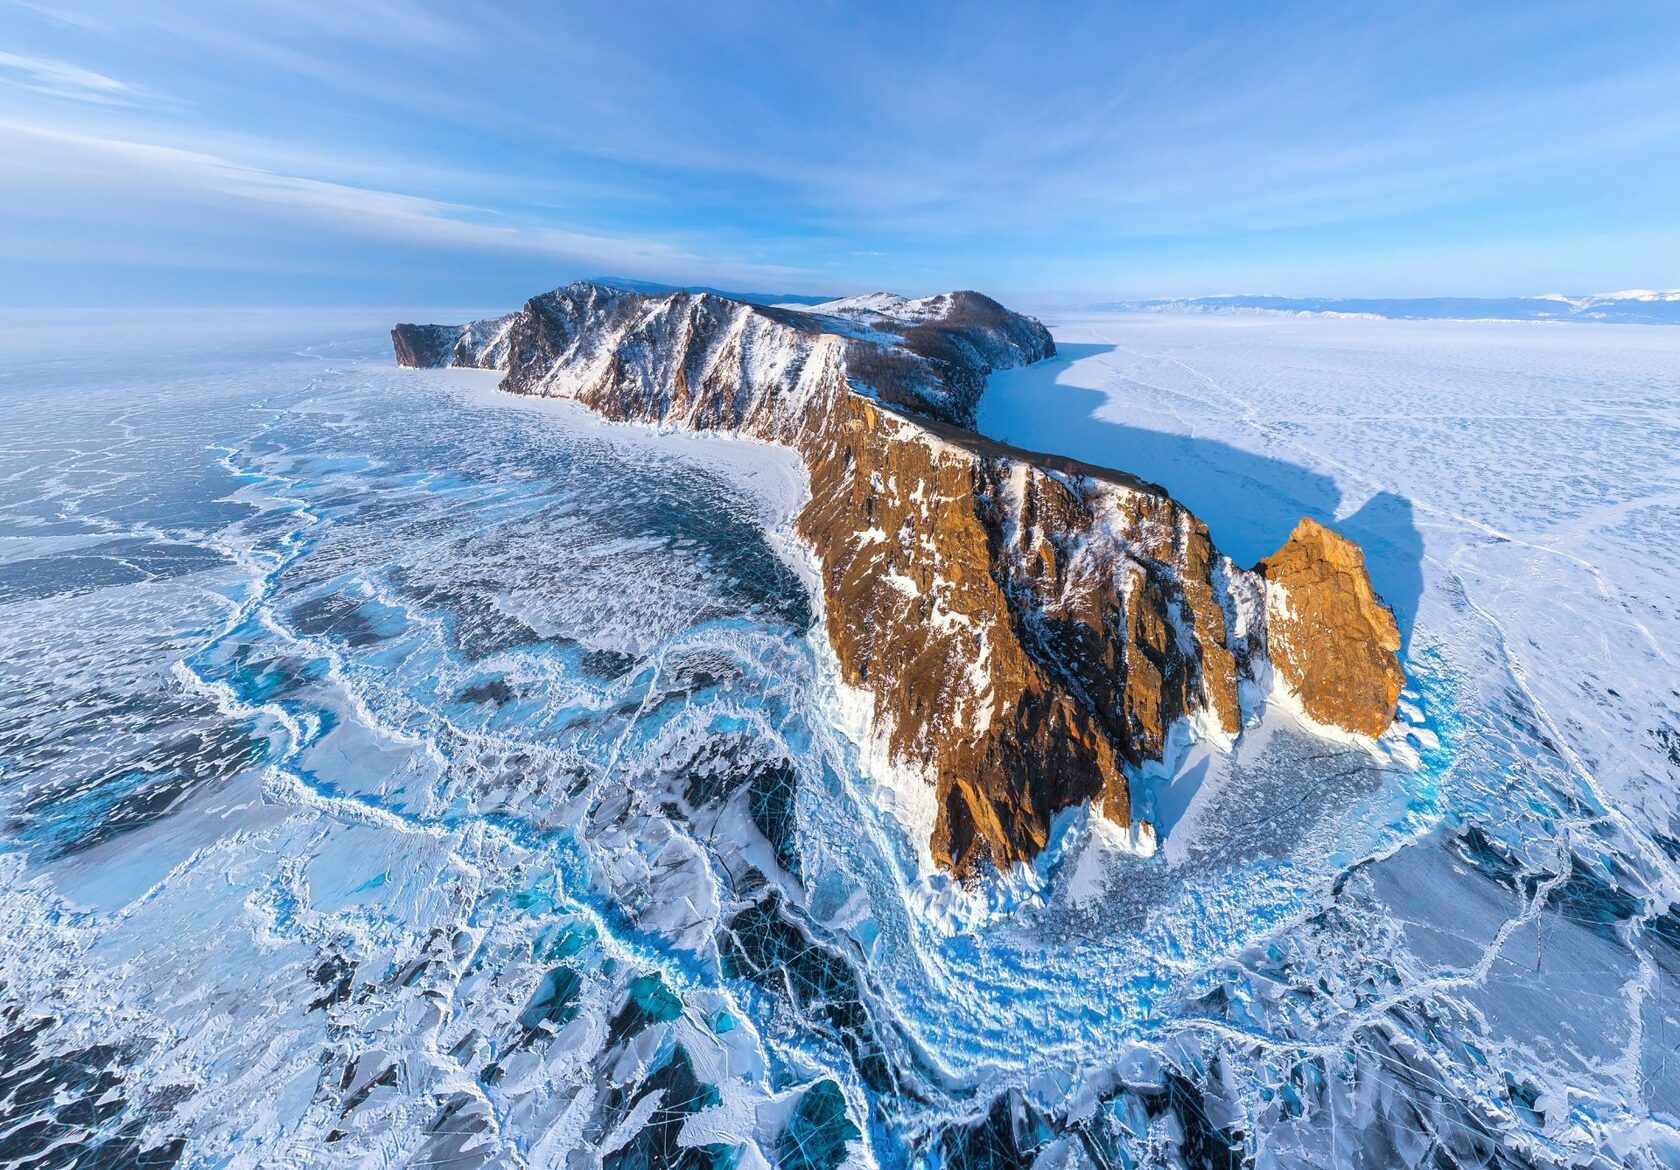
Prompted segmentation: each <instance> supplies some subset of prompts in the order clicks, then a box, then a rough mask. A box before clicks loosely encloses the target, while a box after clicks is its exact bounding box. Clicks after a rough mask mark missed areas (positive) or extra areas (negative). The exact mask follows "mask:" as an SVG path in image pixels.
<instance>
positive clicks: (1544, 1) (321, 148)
mask: <svg viewBox="0 0 1680 1170" xmlns="http://www.w3.org/2000/svg"><path fill="white" fill-rule="evenodd" d="M480 7H483V8H488V9H493V11H488V12H481V11H478V10H477V9H479V8H480ZM0 151H3V155H0V157H3V158H4V159H5V163H4V165H3V166H0V271H3V272H4V276H0V302H4V303H7V304H11V305H32V304H37V305H55V306H56V305H76V304H98V305H121V304H148V303H157V304H180V305H205V304H241V305H261V304H293V305H295V304H322V305H327V304H370V305H371V304H381V305H384V304H403V305H428V304H437V305H443V304H449V305H484V306H490V305H499V304H512V303H515V302H517V301H518V300H520V299H522V298H524V297H525V296H527V295H530V294H532V293H534V292H536V291H539V290H542V289H545V288H548V287H552V286H554V285H556V284H560V283H563V282H564V281H566V280H570V279H573V278H576V277H579V276H589V275H597V274H604V273H613V274H621V275H627V276H635V277H642V278H647V279H655V280H667V281H675V282H696V283H709V284H716V285H722V286H726V287H730V288H736V289H743V290H749V291H790V292H802V291H815V292H831V291H832V292H837V293H841V292H854V291H861V290H866V289H873V288H882V287H885V288H893V289H897V290H900V291H904V292H909V293H921V292H927V291H933V290H937V289H942V288H947V287H954V286H961V287H975V288H981V289H984V290H987V291H991V292H994V293H996V294H998V295H1001V296H1004V297H1007V298H1010V299H1013V300H1017V301H1022V302H1026V303H1035V304H1053V303H1073V302H1080V301H1088V300H1094V299H1107V298H1114V297H1134V296H1156V295H1175V296H1176V295H1204V294H1215V293H1230V292H1276V293H1284V294H1296V295H1370V296H1408V295H1432V294H1457V295H1508V294H1516V293H1540V292H1553V291H1562V292H1571V293H1574V292H1603V291H1610V290H1613V289H1619V288H1627V287H1663V288H1667V287H1674V286H1677V285H1680V4H1676V3H1672V2H1668V0H1663V2H1657V3H1642V2H1639V0H1632V2H1625V3H1618V4H1616V5H1598V4H1591V3H1582V2H1579V0H1570V2H1567V3H1554V2H1550V0H1524V2H1521V3H1504V2H1493V0H1483V2H1478V3H1474V4H1462V3H1458V4H1444V3H1443V4H1437V3H1431V2H1428V0H1422V2H1418V0H1414V2H1411V3H1406V4H1376V3H1357V4H1355V3H1310V4H1309V3H1301V4H1292V3H1266V4H1246V5H1239V4H1232V3H1225V2H1221V3H1200V4H1198V3H1186V4H1181V5H1173V4H1161V3H1159V2H1158V0H1157V2H1151V3H1147V4H1125V3H1108V4H1096V5H1090V6H1088V7H1082V6H1078V5H1073V4H1067V5H1025V4H1021V5H987V4H968V5H956V4H951V5H904V4H894V5H884V4H883V5H875V4H869V3H862V2H859V0H853V2H851V3H836V4H822V3H785V2H784V3H775V4H771V3H765V4H728V3H716V4H704V3H680V4H679V3H669V4H659V5H654V4H646V5H644V4H637V3H630V2H626V0H620V2H618V3H608V4H590V3H541V4H537V3H532V4H522V3H502V4H495V5H484V6H479V5H472V4H463V3H460V2H459V0H452V2H450V3H432V2H429V0H427V2H410V0H365V2H364V0H338V2H336V3H330V4H314V3H271V2H267V0H243V2H240V3H234V2H232V0H227V2H215V3H212V2H208V0H160V2H157V3H135V2H132V0H127V2H118V3H83V2H81V0H41V2H39V3H36V2H33V0H31V2H18V0H0Z"/></svg>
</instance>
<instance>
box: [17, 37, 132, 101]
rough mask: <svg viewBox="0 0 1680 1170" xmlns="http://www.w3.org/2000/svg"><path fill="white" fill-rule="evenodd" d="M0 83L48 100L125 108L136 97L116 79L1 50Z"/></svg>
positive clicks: (64, 62)
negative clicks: (44, 95) (66, 100)
mask: <svg viewBox="0 0 1680 1170" xmlns="http://www.w3.org/2000/svg"><path fill="white" fill-rule="evenodd" d="M0 83H3V84H5V85H9V86H13V87H15V88H17V89H24V90H28V91H30V92H31V93H39V94H46V95H47V96H49V97H56V98H68V99H70V100H72V101H78V102H94V103H97V104H99V105H127V104H129V103H130V102H132V101H133V100H134V99H135V98H136V97H137V96H138V95H137V94H136V92H135V90H134V88H133V87H132V86H130V85H128V84H127V83H125V82H122V81H118V80H117V79H116V78H115V77H107V76H105V74H103V73H95V72H94V71H93V70H91V69H83V68H82V67H81V66H79V65H72V64H70V63H69V62H68V61H54V60H52V59H50V58H47V57H26V56H24V55H22V54H20V53H8V52H5V51H4V50H0Z"/></svg>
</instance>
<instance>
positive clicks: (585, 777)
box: [0, 314, 1680, 1168]
mask: <svg viewBox="0 0 1680 1170" xmlns="http://www.w3.org/2000/svg"><path fill="white" fill-rule="evenodd" d="M1047 324H1049V325H1050V326H1051V327H1052V330H1053V331H1054V332H1055V334H1056V336H1057V341H1058V344H1059V346H1060V347H1061V350H1062V354H1063V356H1061V357H1060V358H1058V359H1056V360H1055V361H1053V362H1050V363H1045V364H1043V365H1040V366H1037V367H1033V368H1030V369H1026V370H1018V371H1011V372H1008V373H1004V374H1001V375H998V376H996V377H994V379H993V380H992V385H991V388H990V390H989V392H988V395H987V397H986V398H985V399H984V400H983V403H982V407H981V423H982V429H984V430H986V431H987V432H988V433H990V434H992V435H994V436H996V437H998V438H1003V439H1007V440H1009V441H1011V442H1014V443H1017V444H1020V445H1022V446H1026V447H1029V448H1037V449H1042V450H1049V451H1055V452H1058V453H1063V454H1068V455H1073V456H1076V457H1079V458H1083V459H1088V460H1092V461H1095V462H1102V463H1108V464H1112V465H1114V466H1118V467H1121V468H1124V469H1126V470H1129V471H1132V472H1135V473H1137V474H1140V475H1142V476H1143V477H1145V478H1147V479H1151V480H1155V481H1157V482H1160V483H1162V484H1164V485H1165V486H1166V487H1168V488H1169V489H1171V490H1172V491H1173V493H1174V494H1175V495H1177V496H1178V497H1179V498H1180V499H1182V500H1184V501H1185V502H1186V503H1187V504H1188V505H1189V506H1190V507H1191V508H1193V509H1194V510H1195V511H1197V512H1198V514H1200V515H1201V516H1202V517H1203V519H1205V520H1206V521H1207V522H1208V524H1209V526H1210V528H1211V530H1212V533H1213V536H1214V539H1215V541H1216V542H1217V543H1218V544H1219V546H1220V547H1221V549H1222V550H1224V551H1225V552H1227V553H1229V554H1230V555H1231V556H1233V558H1234V559H1235V560H1236V561H1237V562H1238V563H1241V564H1251V563H1252V562H1253V561H1254V560H1256V559H1258V558H1259V557H1261V556H1263V555H1265V554H1266V553H1268V552H1270V551H1271V550H1272V549H1273V548H1275V547H1276V546H1277V545H1278V544H1280V543H1281V542H1282V540H1283V539H1284V537H1285V536H1286V535H1287V534H1288V532H1289V530H1290V528H1291V527H1292V526H1293V525H1294V523H1295V521H1296V520H1297V519H1298V518H1299V517H1300V516H1302V515H1310V516H1313V517H1315V518H1317V519H1319V520H1321V521H1323V522H1325V523H1328V524H1331V525H1332V526H1334V527H1336V528H1338V529H1340V530H1341V531H1343V532H1345V533H1347V534H1348V535H1350V536H1353V537H1354V538H1356V539H1357V540H1359V541H1360V542H1361V543H1362V544H1363V545H1364V547H1365V548H1366V550H1367V555H1368V558H1369V562H1370V566H1371V570H1372V574H1373V578H1374V580H1375V581H1376V584H1377V586H1378V588H1379V590H1380V591H1381V592H1382V593H1383V594H1384V596H1385V597H1387V598H1388V599H1389V600H1390V602H1391V603H1393V605H1394V607H1395V609H1396V612H1397V614H1398V616H1399V619H1400V623H1401V627H1402V631H1403V633H1404V636H1405V639H1406V650H1405V655H1406V663H1407V670H1408V676H1409V679H1410V687H1409V689H1408V691H1407V693H1406V695H1405V696H1404V699H1403V703H1402V711H1401V716H1402V717H1401V720H1400V722H1399V723H1398V724H1397V726H1396V729H1395V731H1394V732H1392V733H1391V735H1390V736H1389V737H1385V740H1384V741H1383V742H1382V743H1379V744H1377V745H1374V746H1373V745H1362V744H1354V743H1350V744H1336V743H1327V742H1326V741H1324V740H1323V739H1322V738H1319V737H1317V736H1313V735H1309V734H1306V733H1305V732H1304V731H1303V730H1302V729H1301V728H1299V727H1298V726H1297V725H1296V723H1295V721H1294V719H1293V718H1292V716H1291V714H1290V713H1289V712H1288V711H1287V710H1282V709H1278V710H1274V711H1271V712H1269V713H1268V714H1267V717H1266V718H1265V720H1264V722H1263V723H1262V724H1261V725H1260V726H1259V727H1257V728H1254V729H1251V730H1250V732H1248V733H1247V734H1245V736H1244V737H1243V739H1242V740H1241V741H1240V742H1239V744H1238V745H1237V747H1236V748H1235V750H1234V751H1232V752H1229V753H1225V752H1221V751H1215V750H1212V749H1211V748H1210V747H1209V746H1208V745H1205V744H1191V745H1189V746H1188V747H1187V749H1186V751H1185V752H1184V753H1183V754H1182V756H1181V758H1179V760H1178V762H1177V766H1176V768H1175V769H1173V770H1172V771H1170V772H1167V773H1163V774H1157V775H1152V776H1149V777H1144V778H1140V803H1141V804H1142V806H1143V807H1147V808H1148V809H1149V810H1150V812H1151V814H1152V819H1153V820H1154V823H1155V827H1156V833H1157V837H1158V839H1157V840H1154V841H1153V842H1150V841H1145V840H1142V839H1141V838H1140V837H1139V836H1138V834H1135V833H1134V834H1126V833H1121V832H1118V831H1116V830H1114V829H1113V827H1112V826H1109V825H1107V824H1106V823H1105V822H1103V821H1101V819H1100V818H1096V817H1093V816H1091V815H1089V814H1087V813H1083V812H1081V813H1070V814H1068V815H1066V816H1064V817H1063V818H1061V819H1060V820H1059V821H1058V824H1057V839H1056V842H1055V844H1054V847H1053V848H1052V849H1051V851H1050V852H1049V853H1047V854H1046V855H1045V856H1044V858H1042V859H1041V863H1040V864H1039V865H1038V866H1037V867H1035V868H1034V869H1033V870H1032V871H1030V872H1027V871H1023V872H1021V873H1019V874H1016V875H1012V876H1011V877H1010V879H1009V880H1008V881H1004V882H999V883H996V884H995V886H994V887H992V888H990V889H989V890H986V891H981V892H980V893H978V894H976V893H973V892H967V891H960V890H952V889H946V888H941V887H940V886H939V885H938V883H937V881H936V880H933V879H930V877H929V875H928V873H927V870H926V865H925V860H924V859H923V858H922V857H921V854H922V853H923V852H925V850H924V849H923V842H921V841H920V840H919V839H918V837H917V834H916V831H915V830H914V829H913V828H911V827H908V826H907V824H906V820H910V821H914V819H915V816H916V814H915V811H914V810H915V808H916V807H918V806H917V805H916V802H915V800H914V793H913V792H911V793H905V792H903V791H899V792H896V793H895V792H894V790H892V789H891V788H889V787H887V786H886V785H884V784H883V781H884V780H889V779H890V780H894V781H895V782H896V783H897V784H898V786H899V788H900V789H902V788H903V786H904V784H906V783H908V782H909V780H908V779H907V778H904V777H897V778H891V777H876V776H872V775H870V766H869V757H868V754H867V749H868V745H863V748H864V753H865V754H864V758H863V763H862V764H860V749H859V745H857V744H855V743H853V742H852V741H851V740H850V739H849V738H848V737H847V735H846V733H845V732H846V726H845V720H844V714H845V712H844V709H843V706H844V705H843V704H842V703H841V702H840V699H841V698H842V696H840V695H838V694H837V693H836V691H835V684H834V681H833V678H832V671H831V670H830V669H829V667H828V665H827V664H825V662H824V660H823V654H822V642H821V639H820V637H819V636H814V635H813V623H814V622H815V621H816V620H818V618H819V616H820V615H818V614H817V613H816V612H815V610H814V609H813V606H812V602H811V599H810V592H809V588H808V586H809V579H808V576H807V574H808V566H807V565H806V564H805V562H804V561H803V559H802V557H801V555H800V552H799V550H798V549H797V548H795V547H793V546H792V545H791V543H790V541H789V538H788V518H789V517H790V516H791V515H792V514H793V512H794V511H795V510H796V509H797V507H798V505H799V503H800V502H801V500H802V499H803V491H804V485H803V482H802V481H801V479H800V475H799V472H798V469H797V465H796V464H795V463H793V462H792V460H791V457H790V456H788V455H787V454H786V453H785V452H781V451H778V450H775V449H772V448H767V447H764V446H761V445H759V444H754V443H748V442H743V441H739V440H725V439H706V438H696V437H692V436H673V435H661V434H656V433H654V432H652V431H649V430H647V429H643V428H636V427H629V426H618V425H608V424H603V423H601V422H599V421H598V420H596V419H594V418H593V417H592V416H589V415H588V414H586V413H585V412H582V411H580V410H578V409H577V408H575V407H569V406H566V405H565V404H556V403H550V402H540V403H539V402H531V401H520V400H510V399H507V398H505V397H501V396H498V395H496V394H495V393H494V392H492V391H491V390H490V389H489V387H490V385H491V384H492V382H493V375H486V374H483V373H479V372H473V371H397V370H394V369H392V368H390V358H389V352H388V347H387V344H386V342H385V339H384V337H383V335H382V332H381V331H380V330H379V329H377V328H376V327H374V326H373V323H372V322H370V321H360V320H348V319H344V318H338V319H305V318H303V317H286V318H275V317H265V318H260V319H259V318H244V317H237V316H231V315H223V316H217V317H214V318H211V319H209V320H191V319H183V318H179V317H158V318H145V319H140V320H133V321H128V322H113V321H93V320H91V319H88V318H85V317H83V318H74V319H72V318H64V319H59V320H51V319H46V318H43V319H41V320H35V321H28V322H24V323H22V324H11V325H8V326H7V327H6V334H5V336H4V338H3V339H0V340H3V342H4V344H5V345H6V346H7V352H8V354H9V355H11V360H10V361H9V363H8V366H7V368H6V369H5V370H3V371H0V400H3V405H4V407H5V410H6V414H7V420H8V425H7V427H6V430H5V432H4V438H3V439H0V517H3V527H0V688H3V692H4V694H5V695H6V700H5V703H4V705H3V710H0V883H3V889H4V901H3V903H0V919H3V923H0V1160H4V1161H7V1162H8V1163H16V1164H18V1165H42V1166H45V1165H68V1164H76V1163H77V1162H78V1160H79V1161H80V1164H87V1165H93V1164H102V1165H103V1164H136V1163H137V1162H139V1163H140V1164H152V1165H167V1164H173V1163H179V1164H181V1165H210V1164H216V1165H232V1166H247V1165H248V1166H258V1165H262V1166H268V1165H317V1164H327V1163H346V1164H356V1165H422V1164H423V1165H447V1166H462V1167H465V1166H477V1165H497V1166H501V1165H509V1166H521V1165H523V1166H550V1165H555V1166H558V1165H565V1166H579V1167H581V1166H590V1165H595V1164H597V1163H600V1164H605V1165H608V1166H611V1167H614V1168H618V1167H636V1166H664V1165H676V1164H681V1165H686V1166H693V1167H704V1166H717V1167H722V1166H729V1165H733V1166H736V1167H752V1166H760V1165H767V1166H768V1165H781V1166H801V1167H806V1166H809V1167H832V1166H836V1165H840V1164H842V1163H847V1164H851V1165H855V1166H865V1165H885V1166H911V1165H917V1166H922V1165H926V1166H936V1165H950V1166H963V1167H972V1168H979V1167H991V1166H999V1167H1001V1166H1006V1165H1015V1164H1028V1163H1032V1162H1034V1161H1035V1160H1036V1161H1038V1162H1040V1163H1042V1164H1045V1165H1106V1166H1138V1165H1143V1166H1149V1165H1176V1164H1189V1165H1226V1164H1232V1163H1231V1161H1230V1159H1231V1158H1239V1157H1240V1156H1243V1155H1247V1156H1251V1157H1252V1158H1253V1159H1254V1160H1255V1161H1256V1162H1257V1163H1258V1164H1260V1165H1264V1166H1325V1165H1347V1166H1365V1167H1377V1166H1390V1165H1431V1166H1439V1165H1462V1166H1472V1165H1474V1166H1480V1165H1489V1164H1499V1165H1511V1166H1518V1165H1587V1164H1593V1163H1594V1162H1595V1161H1596V1162H1597V1164H1604V1165H1609V1164H1617V1165H1647V1166H1660V1165H1672V1164H1675V1163H1676V1161H1677V1160H1680V1131H1677V1130H1676V1126H1677V1125H1680V1061H1676V1060H1674V1059H1672V1058H1673V1055H1674V1053H1675V1051H1676V1048H1677V1046H1680V994H1677V987H1680V984H1677V982H1676V981H1677V980H1680V911H1677V910H1675V909H1674V908H1673V906H1674V904H1675V903H1676V902H1680V872H1677V870H1676V862H1677V859H1680V828H1677V827H1676V819H1677V812H1680V809H1677V805H1680V796H1677V791H1680V788H1677V784H1676V781H1677V780H1680V671H1677V670H1676V667H1675V663H1674V654H1675V651H1674V649H1673V647H1674V646H1675V645H1676V644H1677V637H1676V636H1677V635H1680V628H1677V627H1680V604H1677V601H1676V595H1675V588H1676V587H1675V584H1674V582H1675V580H1676V570H1677V569H1680V552H1677V551H1676V544H1677V540H1680V467H1677V461H1676V459H1675V456H1674V452H1675V451H1676V450H1680V396H1677V389H1680V331H1672V332H1671V331H1668V330H1665V329H1662V328H1654V327H1653V328H1646V327H1638V326H1628V327H1618V328H1611V327H1586V326H1580V327H1577V326H1536V325H1509V324H1506V325H1500V324H1492V323H1459V322H1452V323H1417V322H1396V321H1367V320H1346V319H1298V318H1282V317H1278V318H1234V317H1215V316H1208V317H1198V318H1185V319H1177V318H1171V317H1164V316H1156V315H1151V316H1124V315H1119V314H1085V315H1079V316H1065V317H1062V318H1057V317H1055V316H1052V317H1050V318H1049V319H1048V320H1047ZM911 779H913V778H911ZM923 811H924V812H925V810H923ZM143 1160H149V1161H143Z"/></svg>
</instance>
